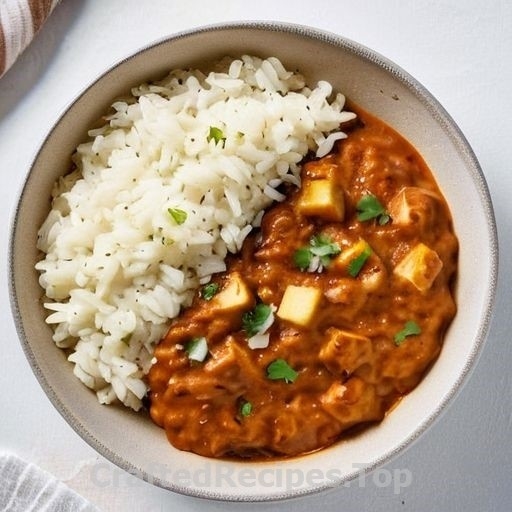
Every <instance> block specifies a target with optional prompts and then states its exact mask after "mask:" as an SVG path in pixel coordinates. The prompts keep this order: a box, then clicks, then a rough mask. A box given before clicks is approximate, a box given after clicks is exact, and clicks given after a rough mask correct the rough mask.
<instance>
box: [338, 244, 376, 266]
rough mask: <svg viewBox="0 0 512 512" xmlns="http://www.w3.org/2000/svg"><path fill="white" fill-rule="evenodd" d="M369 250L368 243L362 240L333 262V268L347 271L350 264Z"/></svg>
mask: <svg viewBox="0 0 512 512" xmlns="http://www.w3.org/2000/svg"><path fill="white" fill-rule="evenodd" d="M368 248H370V246H369V245H368V242H366V240H363V239H362V238H361V239H360V240H358V241H357V242H356V243H355V244H353V245H351V246H349V247H348V248H346V249H343V250H342V251H341V253H340V254H339V255H338V256H336V258H334V259H333V260H332V261H331V267H333V268H338V269H340V270H341V269H343V270H347V269H348V266H349V265H350V263H351V262H352V261H353V260H355V259H356V258H357V257H358V256H360V255H361V253H362V252H363V251H365V250H366V249H368ZM370 250H371V248H370Z"/></svg>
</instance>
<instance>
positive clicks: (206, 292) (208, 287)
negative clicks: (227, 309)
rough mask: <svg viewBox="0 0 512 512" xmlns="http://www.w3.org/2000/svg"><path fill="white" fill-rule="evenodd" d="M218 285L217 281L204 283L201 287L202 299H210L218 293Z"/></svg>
mask: <svg viewBox="0 0 512 512" xmlns="http://www.w3.org/2000/svg"><path fill="white" fill-rule="evenodd" d="M219 288H220V286H219V285H218V284H217V283H209V284H205V285H204V286H203V287H202V288H201V292H200V293H201V298H203V299H204V300H212V299H213V297H214V296H215V295H216V294H217V293H218V291H219Z"/></svg>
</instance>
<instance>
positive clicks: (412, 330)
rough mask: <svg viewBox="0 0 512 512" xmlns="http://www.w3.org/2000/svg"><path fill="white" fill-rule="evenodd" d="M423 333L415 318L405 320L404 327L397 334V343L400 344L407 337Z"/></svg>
mask: <svg viewBox="0 0 512 512" xmlns="http://www.w3.org/2000/svg"><path fill="white" fill-rule="evenodd" d="M418 334H421V328H420V326H419V325H418V324H417V323H416V322H415V321H414V320H408V321H407V322H405V325H404V328H403V329H402V330H401V331H398V332H397V333H396V334H395V338H394V339H395V345H396V346H397V347H398V346H400V345H401V344H402V343H403V342H404V341H405V339H406V338H407V337H409V336H417V335H418Z"/></svg>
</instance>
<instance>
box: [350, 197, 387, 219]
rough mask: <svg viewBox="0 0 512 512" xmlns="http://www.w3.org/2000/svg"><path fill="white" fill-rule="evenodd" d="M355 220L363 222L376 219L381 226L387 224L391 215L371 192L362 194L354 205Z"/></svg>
mask: <svg viewBox="0 0 512 512" xmlns="http://www.w3.org/2000/svg"><path fill="white" fill-rule="evenodd" d="M356 208H357V212H358V213H357V220H359V221H361V222H364V221H367V220H371V219H377V222H378V223H379V224H380V225H381V226H383V225H384V224H387V223H388V222H389V221H390V220H391V217H390V216H389V213H388V212H387V211H386V209H385V208H384V206H382V204H381V203H380V201H379V200H378V199H377V198H376V197H375V196H374V195H372V194H366V195H365V196H363V197H362V198H361V199H360V200H359V202H358V203H357V205H356Z"/></svg>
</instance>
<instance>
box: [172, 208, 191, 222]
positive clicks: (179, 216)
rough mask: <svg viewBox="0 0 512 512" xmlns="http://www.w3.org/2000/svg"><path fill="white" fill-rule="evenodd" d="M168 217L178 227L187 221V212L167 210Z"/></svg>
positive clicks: (175, 209) (177, 209)
mask: <svg viewBox="0 0 512 512" xmlns="http://www.w3.org/2000/svg"><path fill="white" fill-rule="evenodd" d="M167 211H168V212H169V215H170V216H171V217H172V218H173V220H174V222H176V224H178V225H179V226H180V225H181V224H183V223H184V222H185V221H186V220H187V212H186V211H184V210H180V209H179V208H167Z"/></svg>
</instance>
